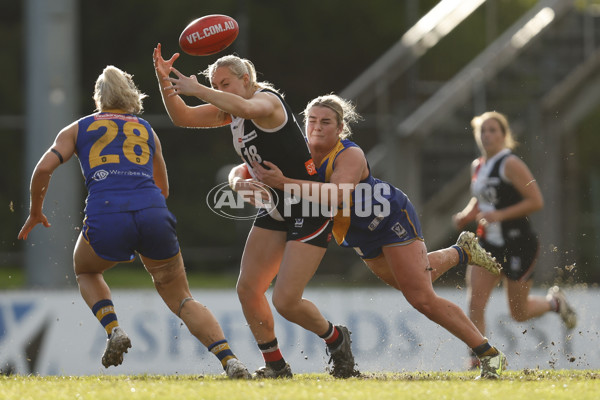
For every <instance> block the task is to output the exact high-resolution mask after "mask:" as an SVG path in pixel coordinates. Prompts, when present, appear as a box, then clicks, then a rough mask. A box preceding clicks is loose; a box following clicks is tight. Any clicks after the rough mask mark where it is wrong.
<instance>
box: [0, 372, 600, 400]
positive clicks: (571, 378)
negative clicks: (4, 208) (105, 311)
mask: <svg viewBox="0 0 600 400" xmlns="http://www.w3.org/2000/svg"><path fill="white" fill-rule="evenodd" d="M475 376H476V374H475V373H474V372H451V373H437V372H436V373H427V372H419V373H388V374H383V373H378V374H367V375H366V376H365V377H363V378H351V379H348V380H337V379H333V378H332V377H330V376H329V375H325V374H299V375H295V376H294V378H293V379H286V380H253V381H232V380H228V379H227V378H225V377H223V376H189V375H188V376H160V375H138V376H65V377H56V376H53V377H37V376H18V375H17V376H0V398H2V399H6V400H13V399H14V400H17V399H18V400H27V399H86V400H95V399H102V400H104V399H105V400H113V399H125V398H127V399H161V400H170V399H173V400H182V399H198V400H200V399H227V400H235V399H243V400H254V399H257V400H258V399H261V400H262V399H269V400H276V399H294V400H301V399H307V400H314V399H324V400H335V399H337V400H367V399H377V400H385V399H415V400H417V399H418V400H424V399H435V400H437V399H457V400H468V399H477V400H483V399H510V400H532V399H543V400H546V399H568V400H585V399H598V393H599V391H600V380H599V379H600V371H582V370H573V371H571V370H561V371H542V370H523V371H507V372H506V373H505V374H504V375H503V376H502V378H501V379H500V380H497V381H474V378H475Z"/></svg>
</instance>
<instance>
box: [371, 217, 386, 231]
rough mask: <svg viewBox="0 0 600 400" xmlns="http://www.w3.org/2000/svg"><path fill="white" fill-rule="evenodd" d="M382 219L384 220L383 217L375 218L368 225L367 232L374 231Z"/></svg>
mask: <svg viewBox="0 0 600 400" xmlns="http://www.w3.org/2000/svg"><path fill="white" fill-rule="evenodd" d="M383 218H385V217H384V216H383V215H378V216H376V217H375V218H374V219H373V221H371V223H370V224H369V230H370V231H374V230H375V229H376V228H377V227H378V226H379V224H380V223H381V221H383Z"/></svg>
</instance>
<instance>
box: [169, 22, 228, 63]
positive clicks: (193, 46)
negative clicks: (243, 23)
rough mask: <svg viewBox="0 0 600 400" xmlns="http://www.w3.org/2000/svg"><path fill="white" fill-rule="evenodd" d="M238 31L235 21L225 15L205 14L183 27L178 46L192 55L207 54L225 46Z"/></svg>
mask: <svg viewBox="0 0 600 400" xmlns="http://www.w3.org/2000/svg"><path fill="white" fill-rule="evenodd" d="M239 31H240V29H239V27H238V23H237V21H236V20H235V19H233V18H231V17H228V16H227V15H220V14H213V15H205V16H204V17H201V18H198V19H195V20H194V21H192V22H190V24H189V25H188V26H186V27H185V29H184V30H183V32H181V35H180V36H179V47H181V50H183V51H184V52H185V53H187V54H189V55H192V56H208V55H211V54H215V53H218V52H219V51H221V50H223V49H225V48H227V46H229V45H230V44H231V43H233V41H234V40H235V38H236V37H237V35H238V33H239Z"/></svg>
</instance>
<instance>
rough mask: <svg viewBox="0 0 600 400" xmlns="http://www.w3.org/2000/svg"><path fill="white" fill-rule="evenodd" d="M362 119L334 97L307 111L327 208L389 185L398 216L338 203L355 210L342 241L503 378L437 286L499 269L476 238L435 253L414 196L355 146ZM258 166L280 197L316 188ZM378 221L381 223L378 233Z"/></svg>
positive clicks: (342, 226) (484, 372)
mask: <svg viewBox="0 0 600 400" xmlns="http://www.w3.org/2000/svg"><path fill="white" fill-rule="evenodd" d="M358 117H359V116H358V114H357V113H356V112H355V110H354V107H353V105H352V104H351V103H350V102H348V101H346V100H344V99H342V98H340V97H339V96H336V95H333V94H332V95H326V96H321V97H318V98H316V99H313V100H312V101H311V102H309V104H308V105H307V107H306V109H305V110H304V118H305V127H306V136H307V139H308V143H309V147H310V151H311V154H312V156H313V160H314V162H315V165H316V167H317V171H318V174H319V178H320V181H321V182H322V183H321V184H320V186H321V188H320V189H319V193H322V192H323V191H329V192H330V193H331V195H329V196H327V197H326V198H325V199H324V200H325V201H330V200H331V199H332V198H339V199H342V198H343V197H342V196H341V195H340V194H338V195H335V194H334V193H336V192H339V191H340V190H341V189H340V185H347V184H351V185H358V184H359V183H363V184H368V185H371V186H373V185H376V184H386V185H388V186H389V190H388V191H387V193H388V194H387V196H386V200H387V201H388V202H389V204H390V207H391V209H390V213H389V215H387V216H384V217H383V218H381V216H378V215H377V214H376V213H375V211H374V210H375V209H376V207H377V206H378V204H379V202H377V201H376V199H375V198H373V199H372V201H371V202H370V203H369V204H370V206H371V207H372V210H373V211H372V212H371V214H370V215H369V216H368V217H364V216H359V215H358V214H357V211H356V210H357V208H358V207H360V206H362V207H364V206H365V204H364V203H363V204H360V205H357V203H356V200H357V198H355V197H353V198H352V202H351V203H350V204H343V203H338V204H332V206H335V207H339V208H344V207H348V208H349V209H350V215H349V216H347V215H344V214H347V213H342V212H339V213H337V215H336V216H335V218H334V226H333V234H334V236H335V238H336V241H337V242H338V244H340V245H341V246H344V247H352V248H354V249H355V250H356V252H357V253H358V254H359V255H360V257H361V258H362V259H363V260H364V262H365V264H366V265H367V266H368V267H369V268H370V269H371V270H372V271H373V273H375V274H376V275H377V276H378V277H379V278H380V279H382V280H383V281H384V282H386V283H387V284H389V285H390V286H392V287H394V288H396V289H398V290H400V291H401V292H402V293H403V295H404V297H405V298H406V300H407V301H408V302H409V303H410V304H411V305H412V306H413V307H414V308H415V309H417V310H418V311H420V312H421V313H422V314H424V315H425V316H427V317H428V318H429V319H431V320H432V321H434V322H436V323H438V324H439V325H441V326H443V327H444V328H446V329H447V330H448V331H449V332H450V333H452V334H454V335H455V336H456V337H458V338H459V339H461V340H462V341H463V342H464V343H466V344H467V345H468V346H469V347H470V348H471V349H472V350H473V352H474V353H475V354H477V356H478V357H479V359H480V360H481V375H480V377H482V378H497V377H498V376H499V374H500V373H501V372H502V370H503V369H504V368H505V366H506V358H505V356H504V354H502V352H500V351H499V350H498V349H496V348H495V347H493V346H492V345H490V344H489V343H488V341H487V339H486V338H485V337H483V335H482V334H481V333H480V332H479V330H478V329H477V327H475V325H474V324H473V323H472V322H471V321H470V320H469V318H468V317H467V316H466V315H465V314H464V312H463V311H462V310H461V309H460V307H458V306H457V305H455V304H454V303H452V302H450V301H448V300H446V299H443V298H441V297H439V296H437V295H436V293H435V291H434V290H433V286H432V280H434V279H435V278H437V277H438V276H439V275H441V274H442V273H444V272H445V271H447V270H448V269H450V268H452V267H453V266H455V265H457V264H459V263H461V264H462V263H470V264H474V263H478V262H479V263H481V264H482V266H484V267H486V268H488V269H489V270H490V271H491V272H493V273H495V274H496V275H497V274H498V273H499V266H498V264H497V263H496V261H495V260H494V259H492V257H491V256H490V255H489V254H488V253H486V252H485V251H484V250H483V249H481V247H479V245H478V244H477V241H476V240H475V238H474V235H473V234H471V233H468V232H465V233H463V234H462V235H461V236H460V238H459V241H458V243H457V245H456V246H452V247H450V248H447V249H443V250H439V251H436V252H433V253H430V254H428V253H427V248H426V246H425V242H424V240H423V234H422V233H421V226H420V223H419V218H418V216H417V213H416V210H415V209H414V207H413V205H412V204H411V202H410V201H409V199H408V197H407V196H406V195H405V194H404V193H403V192H402V191H400V190H399V189H397V188H395V187H393V186H392V185H390V184H389V183H385V182H383V181H381V180H379V179H377V178H375V177H373V175H371V171H370V167H369V165H368V163H367V160H366V157H365V154H364V153H363V151H362V150H361V148H360V147H358V146H357V145H356V144H355V143H354V142H352V141H350V140H348V137H349V135H350V134H351V130H350V123H351V122H354V121H356V120H357V119H358ZM252 167H253V168H254V174H255V176H256V177H257V178H258V179H259V180H260V181H262V182H263V183H266V184H267V185H269V186H271V187H274V188H277V189H280V190H285V187H286V185H289V184H293V185H306V184H311V182H303V181H301V180H299V179H294V178H290V177H287V176H285V175H284V174H283V173H282V171H281V170H280V169H279V168H278V166H277V165H275V164H274V163H272V162H270V160H268V159H263V160H262V165H261V163H258V162H253V163H252ZM363 200H364V199H363ZM365 203H366V202H365ZM374 220H378V223H377V224H376V226H375V225H374V224H373V221H374ZM432 272H433V273H432Z"/></svg>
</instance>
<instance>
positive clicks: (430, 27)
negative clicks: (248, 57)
mask: <svg viewBox="0 0 600 400" xmlns="http://www.w3.org/2000/svg"><path fill="white" fill-rule="evenodd" d="M418 3H419V0H410V1H406V12H407V14H408V18H412V21H415V22H414V24H413V25H412V27H411V28H410V29H408V30H407V31H406V33H405V34H403V35H402V37H401V38H400V39H399V40H398V42H397V43H396V44H394V45H393V46H392V47H390V49H389V50H388V51H387V52H385V53H384V54H383V55H382V56H381V57H380V58H379V59H378V60H376V61H375V62H374V63H373V64H372V65H371V66H370V67H369V68H367V69H366V70H365V71H364V72H363V73H362V74H360V75H359V76H358V77H357V78H356V80H355V81H353V82H351V83H350V84H349V85H348V86H347V87H346V88H345V89H344V90H343V91H341V94H342V95H343V96H345V97H348V98H351V99H353V100H354V101H355V102H356V103H357V106H358V110H359V111H360V112H361V113H362V114H363V115H364V116H365V122H364V123H362V124H360V125H359V126H358V127H356V128H355V129H354V130H355V135H356V136H357V137H359V138H360V143H361V144H362V145H363V146H364V147H365V148H367V149H370V150H369V152H368V158H369V161H370V163H371V166H372V168H373V169H374V170H375V173H376V175H378V176H380V177H382V178H384V179H387V180H389V181H390V182H392V183H394V184H396V185H397V186H399V187H400V188H402V189H403V190H404V191H405V192H407V193H408V194H409V195H410V197H411V199H412V200H413V202H414V203H415V205H416V206H417V209H418V210H419V211H420V212H421V213H422V215H421V218H422V223H423V228H424V233H425V236H426V238H427V242H428V246H429V247H430V248H431V249H434V248H438V247H440V246H445V245H447V244H448V243H450V242H452V241H453V240H454V239H455V235H456V233H455V232H454V230H453V227H452V226H451V221H450V215H451V214H452V213H454V212H456V211H458V210H459V209H460V208H462V206H463V205H464V204H465V203H466V201H467V199H468V196H469V192H468V183H469V173H468V165H469V164H470V161H471V160H472V159H473V158H474V157H475V156H477V151H476V148H475V145H474V142H473V139H472V135H471V132H470V129H469V121H470V120H471V118H472V117H473V115H475V114H478V113H481V112H483V111H485V110H490V109H495V110H498V111H501V112H503V113H505V114H507V115H508V116H509V120H510V121H511V123H512V126H513V130H514V131H515V133H516V134H517V139H518V140H519V142H520V143H521V144H522V145H521V146H520V147H518V148H517V152H518V153H519V154H521V155H522V156H523V157H524V158H525V159H526V160H527V162H528V164H529V165H530V167H531V169H532V172H533V173H534V175H535V176H536V178H537V180H538V182H539V184H540V186H541V188H542V192H543V194H544V196H545V200H546V206H545V208H544V210H543V211H542V212H540V213H538V214H536V215H535V216H534V217H533V218H534V224H535V227H536V229H537V230H538V231H539V232H540V233H542V238H541V239H542V244H543V252H542V258H541V260H540V262H539V273H538V275H537V276H536V278H537V279H539V280H545V281H547V280H549V279H552V276H553V275H555V273H556V271H555V268H562V267H563V266H566V265H571V264H574V263H575V262H576V261H577V260H579V259H581V257H582V255H583V253H586V254H588V257H592V259H593V260H595V261H597V258H595V257H597V256H596V255H595V252H594V250H595V236H594V235H592V237H588V238H584V237H582V232H587V231H589V232H592V233H597V232H599V231H600V223H599V222H598V217H596V216H594V213H593V212H592V213H591V214H589V213H588V214H584V213H583V212H582V210H581V203H582V201H583V200H582V199H581V198H580V196H581V192H582V187H581V185H583V186H585V185H586V184H587V182H586V181H585V180H584V179H581V174H582V171H580V170H578V168H579V167H578V164H577V161H576V157H573V156H572V155H573V154H577V155H579V154H580V153H581V152H583V150H585V149H582V148H581V145H579V147H578V143H577V140H576V133H577V131H578V129H579V127H580V125H581V124H582V123H583V122H584V121H586V120H587V119H589V118H590V115H593V114H594V112H596V113H597V110H598V108H599V104H600V5H599V3H598V2H597V1H593V0H581V1H575V0H539V1H538V2H537V3H536V4H535V5H534V6H533V7H531V8H530V9H529V10H528V11H527V12H526V13H524V14H523V15H522V16H521V17H520V18H519V19H518V20H517V21H516V22H515V23H514V24H513V25H512V26H510V27H509V28H508V29H506V30H505V31H504V32H497V28H498V24H497V15H496V14H497V12H498V7H501V4H500V2H499V1H496V0H489V1H483V0H442V1H440V2H439V3H438V4H437V5H436V6H435V7H433V8H432V9H431V10H430V11H429V12H428V13H426V14H425V15H424V16H422V17H420V16H419V15H418V12H417V9H418ZM79 7H82V6H81V4H80V3H79V2H77V1H76V0H53V1H52V2H46V1H44V0H27V1H26V2H25V13H26V19H25V20H26V21H27V24H26V29H27V32H28V34H27V37H28V39H27V57H26V64H27V65H26V71H27V76H26V79H27V82H28V83H27V102H26V104H27V112H28V113H29V114H28V115H27V116H26V121H27V123H26V124H25V126H26V128H27V137H28V140H27V157H26V168H25V169H24V170H23V180H27V179H28V177H29V175H28V174H29V173H30V172H31V170H32V169H33V166H34V165H35V162H36V161H37V159H38V158H39V156H40V155H41V153H42V152H43V150H45V148H46V147H47V143H49V142H48V140H49V138H48V136H44V137H43V138H42V137H41V136H38V135H50V136H52V137H54V135H55V134H56V132H57V131H58V130H59V129H60V128H61V127H62V126H64V125H65V124H67V123H69V122H70V121H72V120H73V119H75V118H76V117H77V115H78V114H77V110H76V106H75V105H74V104H75V102H76V101H77V97H76V96H71V95H70V94H69V95H65V93H79V91H78V90H72V89H73V88H72V85H73V84H74V83H73V82H75V81H76V77H77V75H78V73H79V71H78V64H77V62H76V61H77V59H78V57H79V56H80V55H79V54H78V53H77V50H76V49H77V46H75V45H74V43H73V40H74V37H77V36H78V30H79V29H82V28H81V24H82V23H81V22H77V18H78V12H79V11H78V10H79ZM482 10H483V12H484V15H485V22H484V24H483V26H484V27H485V29H484V30H483V31H482V32H476V33H474V34H481V35H485V37H486V41H487V47H486V48H485V49H484V50H483V51H482V52H481V53H480V54H478V55H476V56H475V57H473V59H472V60H471V61H470V62H469V63H468V64H467V65H465V66H464V68H463V69H462V70H460V71H459V72H458V73H457V74H455V75H454V76H452V77H450V78H449V79H448V80H447V81H445V82H443V81H435V82H432V81H424V80H422V79H420V68H421V67H422V65H423V59H424V58H425V57H426V55H427V53H428V52H429V50H431V49H434V48H436V46H439V45H440V43H441V42H442V41H443V39H444V38H446V37H447V36H449V35H450V33H451V32H452V31H453V30H454V29H457V28H459V27H460V26H461V24H462V23H464V21H465V20H466V19H467V18H469V17H470V16H472V15H473V14H474V13H477V12H481V11H482ZM237 18H238V20H239V19H240V18H243V15H242V16H239V17H237ZM242 33H243V32H242ZM240 36H243V35H240ZM57 42H59V43H64V44H65V45H64V46H61V48H60V49H55V48H52V47H51V46H49V45H48V43H57ZM444 46H460V43H458V44H457V43H452V44H451V43H444ZM69 78H70V79H69ZM90 91H91V88H85V89H83V93H84V94H85V95H86V96H87V95H88V93H89V92H90ZM317 94H320V93H315V95H317ZM145 118H147V119H148V120H149V121H150V122H151V123H152V124H153V125H154V126H155V127H157V126H158V127H159V128H162V127H164V128H165V129H166V128H167V127H169V126H171V123H170V121H169V120H168V118H167V117H166V115H164V113H163V114H160V115H157V114H147V115H145ZM17 125H19V120H18V119H14V118H0V130H2V129H5V128H10V129H15V128H16V127H17ZM361 133H364V134H361ZM584 146H585V144H584ZM70 164H71V165H69V166H68V168H70V170H68V171H67V169H68V168H67V167H62V169H65V171H62V172H61V173H60V174H56V176H55V177H54V178H53V182H52V186H51V195H52V196H55V197H50V198H49V199H48V200H49V201H47V204H46V212H48V213H50V214H52V215H53V216H56V217H55V218H53V223H54V225H53V229H52V235H50V234H49V233H48V232H37V235H38V236H37V237H36V236H33V237H32V238H33V241H32V242H30V243H29V244H28V245H27V246H24V248H25V249H26V256H25V257H24V262H25V263H26V266H27V270H28V271H29V272H28V277H29V278H28V282H29V284H30V285H35V286H42V287H57V286H61V285H65V284H67V285H69V284H71V285H72V284H73V281H72V280H70V279H67V280H65V279H64V277H65V276H70V275H72V271H71V260H70V255H71V250H72V245H73V244H74V238H75V237H76V235H77V233H78V232H77V227H78V226H79V225H80V218H79V216H80V208H81V203H79V200H76V199H74V198H75V195H77V193H73V192H74V191H77V189H74V188H73V187H72V185H71V182H73V181H74V180H77V178H74V175H76V174H78V171H77V167H76V165H75V163H70ZM62 169H61V170H62ZM596 181H598V179H596ZM596 181H593V180H590V182H592V183H593V182H596ZM596 192H598V190H596ZM596 192H594V193H596ZM49 196H50V194H49ZM25 198H27V197H25ZM82 198H83V197H81V199H82ZM57 205H59V206H58V207H57ZM53 207H55V208H54V209H53ZM596 209H597V206H596ZM593 210H594V208H593V207H592V211H593ZM175 213H176V214H177V212H175ZM582 214H583V217H581V216H582ZM590 215H591V217H590ZM234 229H238V230H239V231H240V232H241V231H244V232H245V230H246V226H243V227H241V228H240V227H239V226H238V227H236V228H234ZM15 236H16V233H15ZM586 243H587V245H588V247H587V250H585V249H583V246H584V245H585V244H586ZM590 246H591V247H590ZM57 247H60V248H63V247H64V248H65V249H66V250H68V251H63V252H62V253H61V254H62V255H61V256H59V255H58V254H57V252H56V251H52V249H56V248H57ZM332 247H333V246H332ZM208 250H209V249H207V248H202V249H201V250H199V249H193V248H188V249H187V252H186V257H188V258H192V259H193V257H195V256H196V254H198V256H197V257H206V256H207V252H208ZM222 250H223V249H217V250H213V253H214V254H213V255H212V256H211V257H213V258H214V259H218V258H219V257H221V253H222ZM230 250H231V249H229V248H228V249H226V251H225V253H230ZM331 251H332V250H331V249H330V252H331ZM334 251H337V249H335V250H334ZM49 254H52V257H63V259H59V258H56V259H55V258H52V259H51V260H49V261H50V263H51V264H53V265H56V266H57V267H52V268H49V267H48V262H47V260H48V255H49ZM346 254H348V255H350V254H349V252H348V251H346ZM589 254H592V255H591V256H590V255H589ZM227 256H228V257H231V256H230V254H227ZM350 256H351V255H350ZM234 258H235V257H234ZM4 259H6V257H5V258H4ZM11 260H12V261H15V258H11ZM16 260H17V261H16V262H17V263H20V261H21V259H20V258H19V257H18V256H17V258H16ZM357 262H358V261H357ZM61 266H62V267H61ZM63 267H64V268H63ZM50 271H53V272H52V274H53V275H50ZM42 272H43V273H42ZM595 276H596V278H597V277H598V276H599V275H598V274H597V273H596V275H595ZM36 277H37V278H36Z"/></svg>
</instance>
